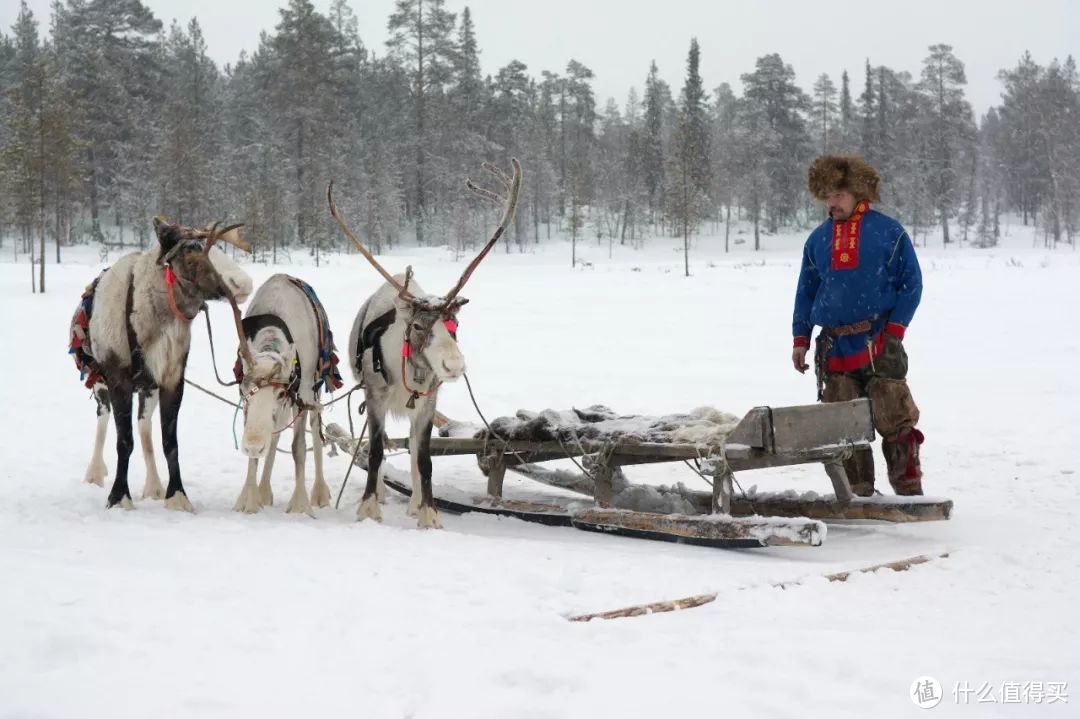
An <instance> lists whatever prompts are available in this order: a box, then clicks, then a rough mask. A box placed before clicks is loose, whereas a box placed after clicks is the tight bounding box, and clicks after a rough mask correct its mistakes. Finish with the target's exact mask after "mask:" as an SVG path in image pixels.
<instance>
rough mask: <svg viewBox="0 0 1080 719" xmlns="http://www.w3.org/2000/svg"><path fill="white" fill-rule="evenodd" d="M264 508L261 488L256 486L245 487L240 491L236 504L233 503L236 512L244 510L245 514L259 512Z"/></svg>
mask: <svg viewBox="0 0 1080 719" xmlns="http://www.w3.org/2000/svg"><path fill="white" fill-rule="evenodd" d="M261 509H262V502H260V501H259V490H257V489H256V488H255V487H251V488H248V487H244V489H242V490H241V491H240V496H239V497H237V498H236V504H234V505H233V511H234V512H243V513H244V514H257V513H258V512H259V510H261Z"/></svg>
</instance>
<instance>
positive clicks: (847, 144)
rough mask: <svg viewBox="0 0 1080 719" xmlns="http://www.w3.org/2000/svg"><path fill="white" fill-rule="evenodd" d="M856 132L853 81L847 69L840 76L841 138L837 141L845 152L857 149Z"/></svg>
mask: <svg viewBox="0 0 1080 719" xmlns="http://www.w3.org/2000/svg"><path fill="white" fill-rule="evenodd" d="M854 132H855V111H854V108H853V107H852V104H851V82H850V80H849V79H848V74H847V70H844V72H843V74H842V75H841V76H840V140H839V142H838V143H837V145H838V147H839V150H840V151H841V152H843V153H851V152H854V151H855V142H854V141H853V138H852V135H853V134H854Z"/></svg>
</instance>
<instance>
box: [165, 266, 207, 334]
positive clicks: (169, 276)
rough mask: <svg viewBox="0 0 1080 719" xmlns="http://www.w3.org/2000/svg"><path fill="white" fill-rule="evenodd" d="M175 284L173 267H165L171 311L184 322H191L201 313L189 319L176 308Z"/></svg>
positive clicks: (166, 287) (166, 288)
mask: <svg viewBox="0 0 1080 719" xmlns="http://www.w3.org/2000/svg"><path fill="white" fill-rule="evenodd" d="M175 284H176V273H175V272H173V268H172V265H165V292H166V294H168V295H169V309H171V310H172V313H173V314H174V315H176V318H177V319H179V320H183V321H184V322H191V321H192V320H193V319H195V317H197V316H198V315H199V313H198V312H196V313H195V317H188V316H187V315H185V314H184V313H183V312H181V311H180V308H179V307H177V306H176V296H175V295H174V294H173V285H175Z"/></svg>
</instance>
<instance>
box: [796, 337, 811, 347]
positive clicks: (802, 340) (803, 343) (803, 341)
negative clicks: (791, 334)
mask: <svg viewBox="0 0 1080 719" xmlns="http://www.w3.org/2000/svg"><path fill="white" fill-rule="evenodd" d="M795 346H796V347H809V346H810V338H809V337H796V338H795Z"/></svg>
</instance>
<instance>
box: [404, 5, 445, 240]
mask: <svg viewBox="0 0 1080 719" xmlns="http://www.w3.org/2000/svg"><path fill="white" fill-rule="evenodd" d="M444 5H445V3H444V2H443V0H395V3H394V8H395V9H394V13H393V14H392V15H391V16H390V21H389V30H390V33H391V35H390V39H389V40H388V41H387V46H388V47H389V48H390V50H391V53H392V54H393V55H394V57H395V59H396V60H397V61H398V62H400V63H401V64H402V65H403V66H404V67H405V68H407V69H408V72H409V75H410V79H411V85H412V116H413V121H414V124H413V132H414V138H413V143H414V147H415V155H414V171H415V178H416V182H415V186H414V193H413V208H412V209H413V212H412V214H413V217H414V219H415V222H416V240H417V242H418V243H420V244H421V245H422V244H424V242H425V236H424V222H425V215H426V213H427V210H428V208H427V204H428V202H427V192H428V190H427V185H428V183H429V182H430V178H429V176H428V175H429V171H428V167H427V165H428V160H429V156H430V155H431V154H432V152H431V147H430V145H431V138H430V137H429V126H430V125H431V123H430V122H429V117H434V116H437V113H438V112H439V111H440V108H439V103H440V102H441V99H442V95H443V93H444V91H445V88H446V85H447V83H449V82H450V79H451V73H452V70H451V68H452V61H453V58H454V55H455V52H456V48H455V46H454V42H453V38H452V37H451V33H452V32H453V29H454V14H453V13H451V12H448V11H447V10H446V9H445V7H444ZM433 105H434V106H433Z"/></svg>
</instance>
